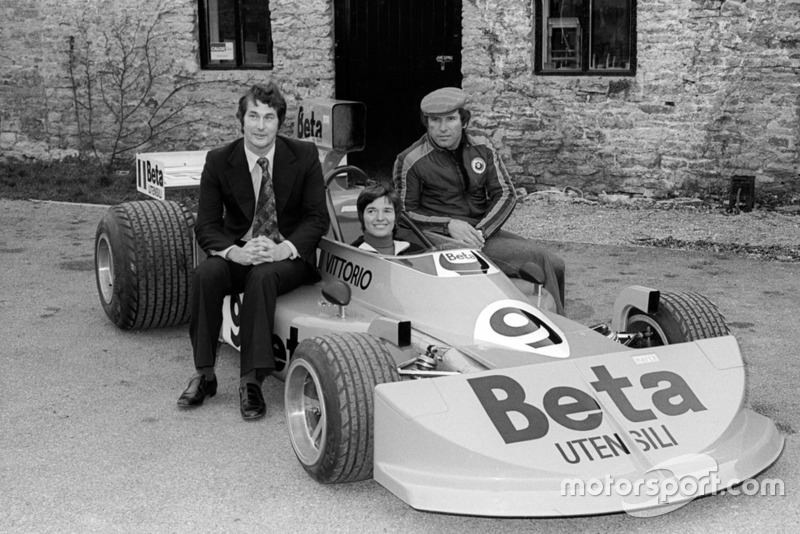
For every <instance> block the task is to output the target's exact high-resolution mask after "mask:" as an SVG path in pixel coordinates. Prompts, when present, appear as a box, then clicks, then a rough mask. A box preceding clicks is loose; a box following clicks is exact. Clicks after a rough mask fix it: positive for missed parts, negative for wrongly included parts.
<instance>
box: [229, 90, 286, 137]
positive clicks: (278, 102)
mask: <svg viewBox="0 0 800 534" xmlns="http://www.w3.org/2000/svg"><path fill="white" fill-rule="evenodd" d="M251 102H252V103H253V104H256V103H257V102H261V103H262V104H266V105H268V106H269V107H271V108H272V109H274V110H275V111H276V112H277V113H278V128H280V127H281V126H283V121H284V120H285V119H286V100H285V99H284V98H283V95H282V94H281V91H280V89H278V86H277V85H275V84H274V83H273V82H267V83H266V84H265V85H260V84H256V85H254V86H253V87H251V88H250V90H249V91H247V93H245V95H244V96H242V98H240V99H239V109H237V110H236V118H237V119H239V123H240V124H241V125H242V130H244V114H245V113H247V105H248V104H249V103H251Z"/></svg>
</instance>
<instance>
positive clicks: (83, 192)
mask: <svg viewBox="0 0 800 534" xmlns="http://www.w3.org/2000/svg"><path fill="white" fill-rule="evenodd" d="M0 198H5V199H12V200H27V199H37V200H57V201H63V202H82V203H87V204H119V203H120V202H125V201H127V200H134V199H137V198H139V193H137V191H136V172H135V170H134V164H133V163H131V165H130V169H126V168H123V169H118V170H116V171H112V172H109V171H107V170H106V169H105V168H104V167H103V166H102V165H101V164H99V163H97V162H95V161H93V160H88V159H80V158H67V159H64V160H62V161H56V162H40V161H22V160H18V159H10V160H7V161H3V162H0Z"/></svg>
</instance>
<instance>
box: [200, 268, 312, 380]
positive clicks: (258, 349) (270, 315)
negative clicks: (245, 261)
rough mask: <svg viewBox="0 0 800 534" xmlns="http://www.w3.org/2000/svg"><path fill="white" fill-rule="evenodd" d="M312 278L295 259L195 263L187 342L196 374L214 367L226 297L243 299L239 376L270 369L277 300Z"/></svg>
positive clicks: (273, 363) (240, 319) (273, 364)
mask: <svg viewBox="0 0 800 534" xmlns="http://www.w3.org/2000/svg"><path fill="white" fill-rule="evenodd" d="M315 278H316V270H315V269H314V268H313V267H311V265H309V264H308V263H306V262H305V261H303V260H302V259H300V258H296V259H293V260H283V261H277V262H267V263H262V264H259V265H240V264H238V263H234V262H231V261H228V260H226V259H224V258H221V257H218V256H209V257H208V258H207V259H205V260H204V261H202V262H200V265H198V266H197V268H196V269H195V272H194V285H193V287H192V302H191V306H192V317H191V321H190V323H189V336H190V338H191V340H192V349H193V351H194V364H195V367H196V368H197V369H200V368H201V367H213V366H214V364H215V363H216V357H217V347H218V345H219V334H220V329H221V327H222V304H223V300H224V299H225V296H226V295H232V294H238V293H244V295H243V297H242V306H241V309H240V310H239V339H240V340H241V346H240V357H241V376H244V375H246V374H247V373H249V372H250V371H252V370H254V369H257V370H259V371H260V372H263V374H265V375H266V374H267V373H268V372H269V371H272V370H273V369H275V358H274V356H273V353H272V329H273V327H274V321H275V303H276V300H277V298H278V296H279V295H282V294H284V293H288V292H289V291H291V290H292V289H295V288H296V287H298V286H301V285H303V284H306V283H311V282H313V281H314V280H315Z"/></svg>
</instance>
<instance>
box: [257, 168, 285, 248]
mask: <svg viewBox="0 0 800 534" xmlns="http://www.w3.org/2000/svg"><path fill="white" fill-rule="evenodd" d="M258 164H259V165H260V166H261V189H260V190H259V193H258V205H257V206H256V216H255V220H254V221H253V237H258V236H260V235H263V236H267V237H268V238H270V239H272V240H273V241H275V242H276V243H280V242H281V241H283V236H282V235H281V233H280V232H279V231H278V216H277V215H276V213H275V191H274V190H273V189H272V177H271V176H270V175H269V161H268V160H267V158H258Z"/></svg>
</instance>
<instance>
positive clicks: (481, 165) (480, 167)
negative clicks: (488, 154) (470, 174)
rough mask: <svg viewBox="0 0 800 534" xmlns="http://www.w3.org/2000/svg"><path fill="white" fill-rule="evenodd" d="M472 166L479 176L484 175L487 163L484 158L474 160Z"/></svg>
mask: <svg viewBox="0 0 800 534" xmlns="http://www.w3.org/2000/svg"><path fill="white" fill-rule="evenodd" d="M470 165H471V166H472V170H473V171H475V172H477V173H478V174H483V171H485V170H486V162H485V161H483V158H474V159H473V160H472V163H470Z"/></svg>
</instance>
